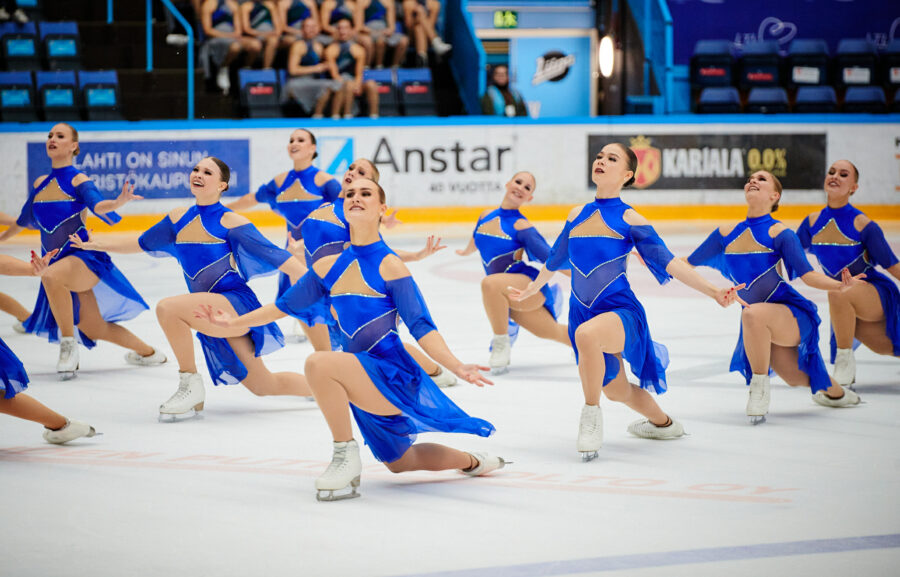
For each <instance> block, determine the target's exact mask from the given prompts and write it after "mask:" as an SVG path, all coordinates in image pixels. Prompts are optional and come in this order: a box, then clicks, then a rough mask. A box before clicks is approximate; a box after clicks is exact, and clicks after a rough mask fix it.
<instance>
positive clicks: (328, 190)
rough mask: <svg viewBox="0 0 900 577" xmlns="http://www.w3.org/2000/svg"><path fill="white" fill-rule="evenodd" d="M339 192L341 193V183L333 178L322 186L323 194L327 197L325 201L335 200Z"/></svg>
mask: <svg viewBox="0 0 900 577" xmlns="http://www.w3.org/2000/svg"><path fill="white" fill-rule="evenodd" d="M339 194H341V183H340V182H338V181H337V180H335V179H333V178H332V179H330V180H329V181H328V182H326V183H325V186H323V187H322V196H323V197H324V198H325V202H334V201H335V200H337V197H338V195H339Z"/></svg>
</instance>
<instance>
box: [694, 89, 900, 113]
mask: <svg viewBox="0 0 900 577" xmlns="http://www.w3.org/2000/svg"><path fill="white" fill-rule="evenodd" d="M890 108H891V110H892V111H894V112H900V88H898V89H897V91H896V93H895V94H894V98H893V103H892V104H891V106H890ZM839 110H840V111H842V112H857V113H860V112H868V113H882V112H887V111H888V105H887V101H886V99H885V95H884V89H882V88H881V87H880V86H850V87H848V88H847V90H846V91H845V92H844V94H843V99H842V101H841V102H840V106H839V103H838V98H837V93H836V92H835V90H834V87H832V86H801V87H800V88H798V89H797V92H796V94H795V96H794V99H793V103H792V102H791V99H789V98H788V92H787V91H786V90H785V89H784V88H782V87H780V86H769V87H757V88H752V89H750V93H749V94H748V95H747V98H746V99H745V100H744V101H742V100H741V94H740V93H739V92H738V90H737V88H735V87H733V86H719V87H710V88H704V89H703V92H701V93H700V98H699V100H698V102H697V112H699V113H736V112H751V113H752V112H760V113H770V114H771V113H780V112H820V113H823V112H824V113H828V112H838V111H839Z"/></svg>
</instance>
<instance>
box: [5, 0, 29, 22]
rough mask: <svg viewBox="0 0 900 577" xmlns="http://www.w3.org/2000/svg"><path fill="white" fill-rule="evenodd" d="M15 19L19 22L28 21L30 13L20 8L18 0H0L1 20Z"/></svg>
mask: <svg viewBox="0 0 900 577" xmlns="http://www.w3.org/2000/svg"><path fill="white" fill-rule="evenodd" d="M10 20H15V21H16V22H18V23H19V24H25V23H26V22H28V15H27V14H25V11H24V10H22V9H21V8H19V5H18V4H17V3H16V0H0V22H9V21H10Z"/></svg>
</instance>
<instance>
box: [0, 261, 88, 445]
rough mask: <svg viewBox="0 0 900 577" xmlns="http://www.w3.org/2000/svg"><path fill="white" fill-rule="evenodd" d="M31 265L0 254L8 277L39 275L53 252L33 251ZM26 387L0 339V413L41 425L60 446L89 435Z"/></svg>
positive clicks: (81, 425) (0, 270)
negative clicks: (35, 252) (29, 391)
mask: <svg viewBox="0 0 900 577" xmlns="http://www.w3.org/2000/svg"><path fill="white" fill-rule="evenodd" d="M31 254H32V264H28V263H27V262H24V261H21V260H19V259H17V258H13V257H11V256H7V255H5V254H4V255H0V274H3V275H9V276H32V275H41V274H43V273H44V272H45V271H46V270H47V265H48V264H49V263H50V260H51V259H52V258H53V257H54V256H55V255H56V250H55V249H54V250H51V251H50V252H48V253H47V254H45V255H44V256H43V257H40V258H38V256H37V255H36V254H34V253H33V252H32V253H31ZM27 388H28V375H27V374H26V373H25V367H23V366H22V361H20V360H19V359H18V357H16V355H15V354H14V353H13V352H12V351H11V350H9V347H7V346H6V343H4V342H3V339H0V413H5V414H7V415H12V416H13V417H18V418H20V419H25V420H27V421H34V422H36V423H40V424H42V425H44V439H45V440H46V441H47V442H48V443H54V444H57V445H61V444H63V443H67V442H69V441H74V440H75V439H77V438H79V437H93V436H94V435H95V434H96V431H95V430H94V427H92V426H90V425H88V424H86V423H82V422H81V421H70V420H69V419H67V418H65V417H64V416H62V415H60V414H59V413H57V412H56V411H53V410H51V409H49V408H47V407H46V406H45V405H43V404H42V403H40V402H38V401H37V400H35V399H34V398H32V397H31V396H29V395H26V394H25V393H23V392H22V391H24V390H25V389H27Z"/></svg>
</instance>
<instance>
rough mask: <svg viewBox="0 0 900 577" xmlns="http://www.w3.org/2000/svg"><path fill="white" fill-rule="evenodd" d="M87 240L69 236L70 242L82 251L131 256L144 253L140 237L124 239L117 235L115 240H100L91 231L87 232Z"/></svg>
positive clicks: (75, 235)
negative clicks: (131, 254)
mask: <svg viewBox="0 0 900 577" xmlns="http://www.w3.org/2000/svg"><path fill="white" fill-rule="evenodd" d="M85 232H87V237H88V238H87V240H82V238H81V237H80V236H78V235H77V234H72V235H69V242H71V243H72V244H73V245H74V246H75V247H76V248H80V249H81V250H96V251H99V252H116V253H122V254H130V253H135V252H143V251H144V249H143V248H142V247H141V245H140V242H139V238H140V235H138V234H135V235H130V236H127V237H125V238H122V237H121V236H119V235H116V237H115V240H112V239H109V238H104V239H98V238H96V237H94V236H92V235H91V231H89V230H87V231H85Z"/></svg>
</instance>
